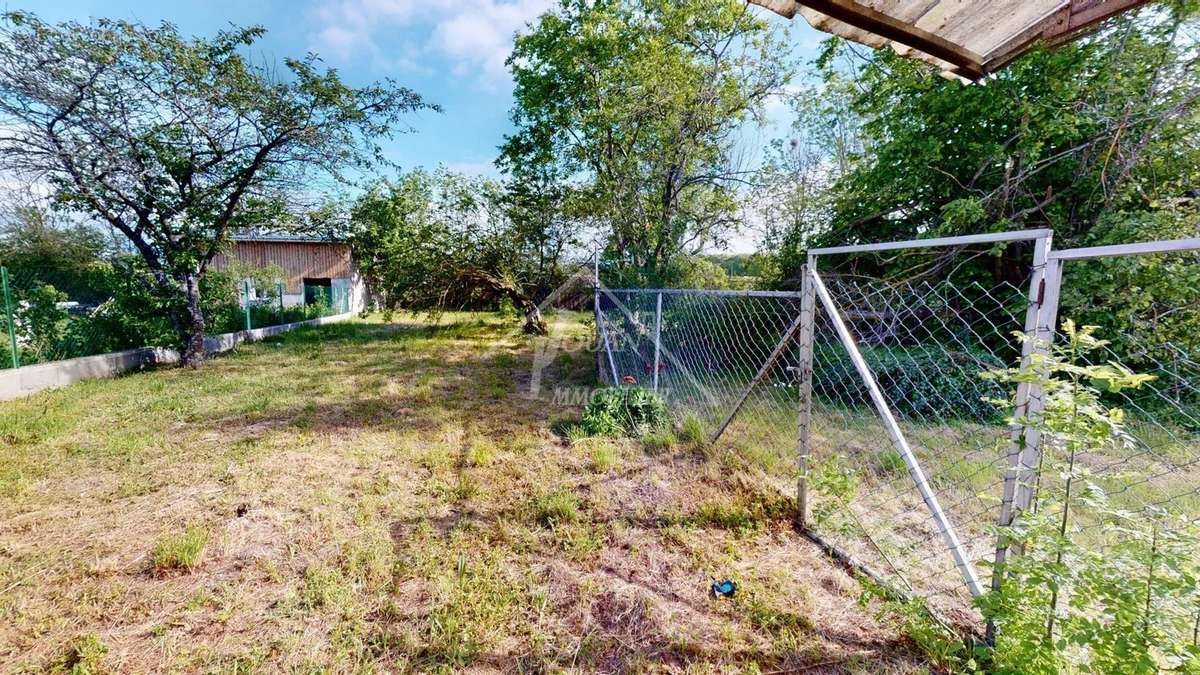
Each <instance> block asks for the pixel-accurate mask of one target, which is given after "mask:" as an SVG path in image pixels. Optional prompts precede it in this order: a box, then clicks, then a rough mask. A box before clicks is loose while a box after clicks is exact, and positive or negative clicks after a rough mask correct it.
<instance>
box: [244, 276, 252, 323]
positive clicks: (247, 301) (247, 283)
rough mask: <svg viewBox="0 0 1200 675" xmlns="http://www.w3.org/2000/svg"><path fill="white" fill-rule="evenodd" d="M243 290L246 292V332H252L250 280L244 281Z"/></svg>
mask: <svg viewBox="0 0 1200 675" xmlns="http://www.w3.org/2000/svg"><path fill="white" fill-rule="evenodd" d="M242 289H243V290H244V291H245V292H246V330H250V280H249V279H244V280H242Z"/></svg>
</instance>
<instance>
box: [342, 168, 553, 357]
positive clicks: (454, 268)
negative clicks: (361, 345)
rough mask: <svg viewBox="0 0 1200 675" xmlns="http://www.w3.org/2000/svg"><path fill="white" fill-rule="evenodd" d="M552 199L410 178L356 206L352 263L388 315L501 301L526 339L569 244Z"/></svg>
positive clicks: (487, 184)
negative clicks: (518, 317) (521, 317)
mask: <svg viewBox="0 0 1200 675" xmlns="http://www.w3.org/2000/svg"><path fill="white" fill-rule="evenodd" d="M539 195H540V196H539ZM552 197H553V193H550V192H546V191H536V190H535V191H534V192H533V193H532V194H531V192H530V190H529V189H528V188H527V187H522V188H519V189H515V190H514V189H506V186H504V185H502V184H501V183H499V182H497V181H493V180H489V179H485V178H480V177H471V176H466V175H463V174H459V173H455V172H452V171H446V170H445V169H440V170H438V171H437V172H435V173H432V174H431V173H429V172H426V171H422V170H416V171H412V172H409V173H406V174H404V175H403V176H401V177H400V178H399V179H398V180H396V181H389V182H382V183H379V184H377V185H375V186H374V188H373V189H371V190H370V191H369V192H368V193H367V194H365V195H363V196H362V197H361V198H359V199H358V201H357V202H356V203H355V205H354V208H353V210H352V211H351V218H350V221H351V231H352V232H353V243H354V249H355V255H356V258H357V260H358V264H359V266H360V267H361V268H362V271H363V274H365V275H366V277H367V279H368V280H369V281H370V284H371V288H372V290H373V291H374V293H375V294H376V296H377V298H378V300H379V301H380V302H381V304H383V305H384V306H385V307H386V308H388V309H395V308H399V307H404V308H409V309H430V310H434V311H440V310H443V309H458V308H485V307H494V306H496V304H497V303H498V302H499V301H502V300H507V301H509V302H511V303H512V304H513V305H514V306H515V307H517V308H518V309H520V310H521V311H523V312H524V314H525V319H526V321H525V330H526V331H527V332H530V333H541V332H544V331H545V326H544V324H543V322H542V318H541V314H540V312H539V310H538V307H537V301H538V300H541V299H542V298H544V297H545V295H546V294H548V293H549V292H550V291H551V290H552V289H553V288H554V287H555V286H557V285H558V284H559V283H561V281H562V274H561V265H560V262H561V256H562V255H563V253H564V251H565V250H566V249H567V248H568V247H570V246H571V245H572V244H575V243H576V240H575V235H574V228H572V227H570V226H569V225H568V224H567V223H565V222H563V221H562V220H561V218H562V216H561V215H556V214H555V213H554V211H556V210H557V209H558V205H557V204H555V203H553V202H551V203H547V201H546V200H551V199H552Z"/></svg>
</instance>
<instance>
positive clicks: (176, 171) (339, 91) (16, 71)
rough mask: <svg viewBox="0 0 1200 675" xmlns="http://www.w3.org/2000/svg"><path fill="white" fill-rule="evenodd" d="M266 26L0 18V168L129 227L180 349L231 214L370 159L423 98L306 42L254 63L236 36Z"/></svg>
mask: <svg viewBox="0 0 1200 675" xmlns="http://www.w3.org/2000/svg"><path fill="white" fill-rule="evenodd" d="M263 32H264V31H263V29H261V28H257V27H252V28H233V29H230V30H228V31H223V32H221V33H218V34H217V35H216V36H215V37H213V38H212V39H200V38H187V37H184V36H182V35H180V34H179V32H178V31H177V30H176V29H175V28H174V27H173V26H171V25H169V24H163V25H161V26H157V27H147V26H143V25H139V24H135V23H128V22H123V21H110V20H99V21H96V22H94V23H92V24H79V23H75V22H69V23H64V24H59V25H50V24H46V23H44V22H42V21H40V20H38V19H37V18H36V17H34V16H33V15H30V14H27V13H21V12H12V13H7V14H5V15H4V16H3V24H2V27H0V169H3V170H5V171H7V172H10V173H13V174H17V175H19V176H20V177H22V178H23V179H25V180H28V181H34V182H44V183H47V184H49V186H50V187H51V188H52V190H53V191H54V196H55V198H56V203H57V204H58V205H59V206H61V207H63V208H66V209H70V210H73V211H77V212H80V213H83V214H86V215H88V216H92V217H95V218H98V219H100V220H102V221H104V222H106V223H108V224H109V225H111V226H112V227H113V228H114V229H116V230H117V231H119V232H121V233H122V234H123V235H124V236H125V237H127V238H128V239H129V241H130V242H131V243H132V245H133V247H134V248H136V250H137V251H138V253H139V254H140V255H141V257H142V259H143V260H144V261H145V264H146V266H147V268H148V269H149V273H150V276H149V278H148V279H147V283H148V284H149V286H150V288H151V290H152V291H153V293H154V295H155V296H156V297H158V298H160V299H161V300H162V301H163V302H164V303H165V304H166V306H167V307H168V310H167V311H168V314H169V315H170V319H171V321H172V323H173V324H174V326H175V328H176V331H177V333H178V334H179V337H180V341H181V343H183V345H184V347H185V349H184V355H183V358H184V361H185V362H186V363H189V364H196V363H199V362H200V361H201V360H202V359H203V356H204V351H203V337H204V329H205V317H204V314H203V312H202V310H201V306H200V280H201V278H202V277H203V276H204V274H205V272H206V271H207V268H208V265H209V263H210V262H211V261H212V259H213V257H214V256H215V255H216V253H217V252H218V251H219V250H220V249H221V247H222V246H223V245H225V243H226V242H227V239H228V233H229V231H230V229H231V228H236V227H243V226H252V225H256V224H261V223H266V222H276V221H278V220H280V219H282V218H283V215H284V213H285V211H286V206H287V204H286V202H287V199H286V197H287V196H288V195H296V194H300V193H302V192H304V191H307V190H311V188H312V186H313V184H314V181H318V180H320V179H321V177H322V176H339V175H341V174H342V172H343V171H345V170H346V169H348V168H352V167H363V166H368V165H370V164H372V163H373V162H374V161H376V160H378V159H380V155H379V151H378V147H377V146H376V145H375V144H374V142H373V140H372V139H374V138H375V137H378V136H386V135H388V134H391V133H393V132H395V131H397V125H398V124H400V122H401V118H402V116H403V115H404V114H405V113H409V112H411V111H414V110H417V109H419V108H424V107H428V106H427V104H426V103H424V102H423V100H422V99H421V97H420V96H418V95H417V94H416V93H414V92H412V91H410V90H408V89H405V88H403V87H399V86H396V85H395V84H393V83H391V82H385V83H382V84H376V85H372V86H367V87H363V88H354V87H350V86H348V85H346V84H345V83H343V82H342V81H341V79H340V78H339V77H338V74H337V73H336V72H335V71H333V70H327V69H322V68H320V67H319V66H320V64H319V62H318V60H317V58H316V57H315V56H313V55H309V56H306V57H305V58H302V59H288V60H286V61H285V62H284V68H283V70H282V72H276V71H275V70H274V69H273V68H272V67H270V66H269V65H263V64H255V63H253V62H252V61H251V60H249V59H248V58H247V57H246V56H245V55H244V51H245V49H246V48H247V47H249V46H250V45H252V44H253V43H254V42H255V41H256V40H257V39H258V38H260V37H261V36H262V34H263ZM401 130H403V127H402V128H401Z"/></svg>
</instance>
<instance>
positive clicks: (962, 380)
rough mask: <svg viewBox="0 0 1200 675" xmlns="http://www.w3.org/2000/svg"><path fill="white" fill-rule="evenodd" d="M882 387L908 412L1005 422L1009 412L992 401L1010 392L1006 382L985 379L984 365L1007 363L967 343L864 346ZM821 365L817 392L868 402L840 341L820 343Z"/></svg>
mask: <svg viewBox="0 0 1200 675" xmlns="http://www.w3.org/2000/svg"><path fill="white" fill-rule="evenodd" d="M860 349H861V351H862V354H863V358H864V359H865V360H866V362H867V364H868V365H870V367H871V371H872V372H873V373H874V374H875V379H876V381H877V382H878V383H879V389H880V391H882V392H883V396H884V398H886V399H887V400H888V401H889V402H890V403H891V404H892V407H893V409H894V410H895V411H896V412H897V413H898V414H900V415H902V416H912V417H919V418H925V419H934V420H946V419H965V420H973V421H995V422H998V421H1001V420H1002V419H1003V413H1002V412H1000V411H998V410H997V409H996V407H995V406H993V405H992V404H990V403H988V400H990V399H995V398H998V397H1001V396H1004V393H1005V392H1004V387H1002V386H1001V385H999V384H998V383H997V382H994V381H990V380H983V379H980V378H979V375H978V373H979V372H980V371H981V370H988V369H992V368H998V367H1001V366H1002V365H1003V364H1002V363H1000V362H999V361H997V359H996V358H995V357H993V356H992V355H991V354H988V353H987V352H984V351H981V350H970V351H968V350H966V349H963V348H962V347H961V346H957V345H956V346H953V347H952V346H948V345H944V344H940V343H937V344H919V345H911V346H904V347H890V346H889V347H882V346H867V345H863V346H861V347H860ZM815 359H816V362H817V363H819V364H821V367H820V368H815V369H814V370H813V393H814V394H815V395H816V396H818V397H821V396H823V395H824V396H828V397H831V398H833V399H834V402H835V403H840V402H843V401H844V400H846V399H847V397H849V400H856V401H862V402H864V403H865V402H867V401H869V400H870V395H869V394H868V392H867V388H866V386H865V385H864V384H863V381H862V377H861V376H860V375H859V374H858V371H857V370H855V369H854V364H853V363H851V361H850V357H849V356H848V355H847V354H846V351H845V349H843V348H842V347H840V346H830V345H818V346H817V348H816V355H815Z"/></svg>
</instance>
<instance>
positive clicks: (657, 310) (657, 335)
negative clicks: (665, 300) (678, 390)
mask: <svg viewBox="0 0 1200 675" xmlns="http://www.w3.org/2000/svg"><path fill="white" fill-rule="evenodd" d="M661 346H662V293H659V294H657V299H656V300H655V301H654V393H656V394H657V393H658V370H659V367H660V366H659V364H660V363H661V361H660V359H659V351H660V348H661Z"/></svg>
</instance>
